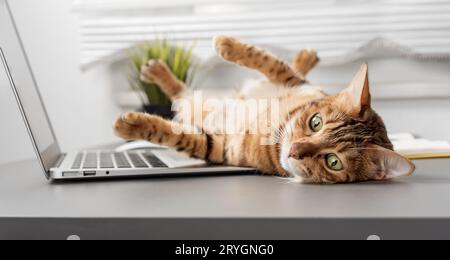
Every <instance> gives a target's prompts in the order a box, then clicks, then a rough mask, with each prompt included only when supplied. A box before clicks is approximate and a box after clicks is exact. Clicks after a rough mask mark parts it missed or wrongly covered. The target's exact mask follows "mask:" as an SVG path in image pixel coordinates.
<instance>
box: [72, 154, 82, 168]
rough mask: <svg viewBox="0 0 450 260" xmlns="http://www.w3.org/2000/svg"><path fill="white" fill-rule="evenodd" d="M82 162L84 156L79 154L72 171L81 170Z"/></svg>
mask: <svg viewBox="0 0 450 260" xmlns="http://www.w3.org/2000/svg"><path fill="white" fill-rule="evenodd" d="M82 162H83V154H82V153H78V154H77V156H76V157H75V161H74V162H73V164H72V169H80V168H81V163H82Z"/></svg>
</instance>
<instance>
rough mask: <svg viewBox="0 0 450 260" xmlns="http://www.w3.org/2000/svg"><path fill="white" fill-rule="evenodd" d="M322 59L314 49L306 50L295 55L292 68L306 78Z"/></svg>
mask: <svg viewBox="0 0 450 260" xmlns="http://www.w3.org/2000/svg"><path fill="white" fill-rule="evenodd" d="M319 61H320V59H319V56H317V52H316V51H315V50H313V49H305V50H302V51H301V52H299V53H298V54H297V55H295V57H294V60H293V62H292V68H293V69H294V70H295V71H297V72H299V73H301V74H302V75H303V76H306V75H307V74H308V73H309V72H310V71H311V70H312V69H313V68H314V67H315V66H316V65H317V64H318V63H319Z"/></svg>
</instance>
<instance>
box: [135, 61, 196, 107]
mask: <svg viewBox="0 0 450 260" xmlns="http://www.w3.org/2000/svg"><path fill="white" fill-rule="evenodd" d="M141 80H142V81H143V82H145V83H150V84H157V85H158V86H159V87H160V88H161V90H162V91H163V92H164V93H165V94H166V95H167V96H168V97H169V98H170V99H171V100H175V99H178V98H180V97H182V96H183V95H184V93H185V91H186V89H187V87H186V84H185V83H184V82H183V81H181V80H179V79H178V78H177V77H176V76H175V75H174V74H173V73H172V71H171V70H170V68H169V66H167V64H166V63H165V62H164V61H160V60H150V61H149V62H147V63H146V64H144V65H143V66H142V68H141Z"/></svg>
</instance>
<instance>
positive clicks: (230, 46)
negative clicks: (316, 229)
mask: <svg viewBox="0 0 450 260" xmlns="http://www.w3.org/2000/svg"><path fill="white" fill-rule="evenodd" d="M242 47H243V44H242V43H241V42H239V41H238V40H237V39H235V38H233V37H229V36H217V37H215V38H214V49H215V50H216V52H217V54H218V55H219V56H221V57H222V58H224V59H225V60H227V61H231V62H236V61H238V60H239V59H241V58H242V56H243V53H242Z"/></svg>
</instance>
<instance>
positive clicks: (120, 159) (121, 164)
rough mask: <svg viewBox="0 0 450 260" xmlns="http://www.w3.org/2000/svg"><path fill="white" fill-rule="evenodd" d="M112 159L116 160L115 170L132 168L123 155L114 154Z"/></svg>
mask: <svg viewBox="0 0 450 260" xmlns="http://www.w3.org/2000/svg"><path fill="white" fill-rule="evenodd" d="M114 159H115V160H116V164H117V168H122V169H123V168H132V167H131V164H130V163H129V162H128V159H127V157H126V156H125V154H123V153H114Z"/></svg>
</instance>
